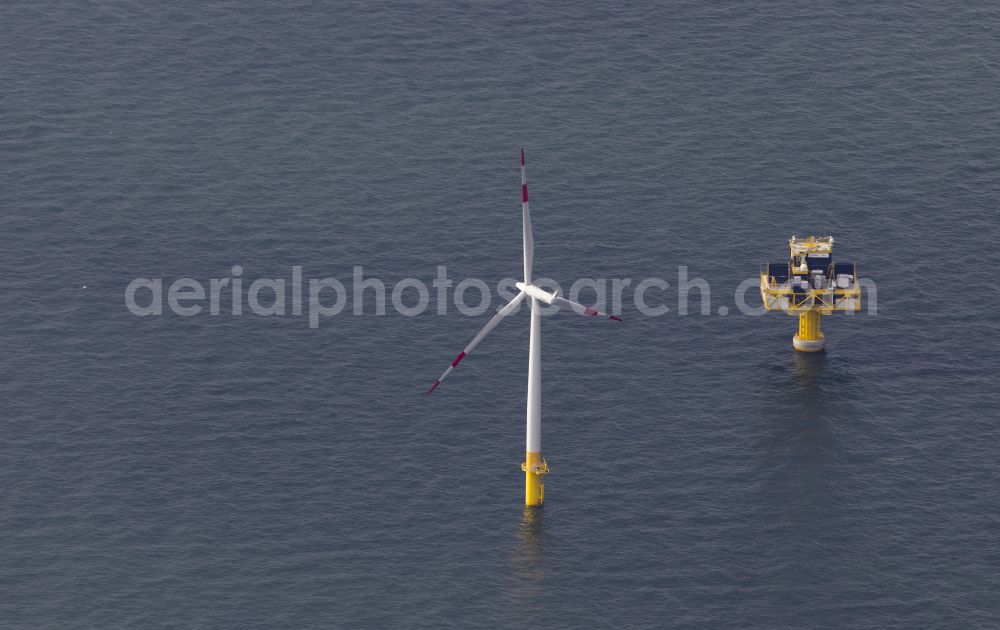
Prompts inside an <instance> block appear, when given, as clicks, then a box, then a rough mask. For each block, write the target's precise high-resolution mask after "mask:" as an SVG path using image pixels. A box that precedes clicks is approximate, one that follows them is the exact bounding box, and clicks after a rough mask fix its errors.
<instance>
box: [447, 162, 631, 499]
mask: <svg viewBox="0 0 1000 630" xmlns="http://www.w3.org/2000/svg"><path fill="white" fill-rule="evenodd" d="M521 221H522V229H523V232H524V281H523V282H518V283H517V284H516V285H515V286H516V287H517V288H518V289H520V293H518V294H517V296H516V297H514V299H513V300H511V301H510V302H508V303H507V305H506V306H504V307H503V308H501V309H500V310H499V311H498V312H497V314H496V315H494V316H493V318H492V319H490V321H488V322H486V325H485V326H483V329H482V330H480V331H479V334H477V335H476V336H475V337H473V339H472V341H471V342H469V345H467V346H465V349H464V350H462V352H460V353H459V354H458V356H457V357H455V360H454V361H452V362H451V366H449V367H448V369H447V370H445V371H444V374H442V375H441V376H440V377H439V378H438V380H436V381H434V385H432V386H431V388H430V389H429V390H427V393H428V394H430V393H431V392H433V391H434V390H435V389H437V387H438V385H440V384H441V381H443V380H444V379H445V378H447V376H448V375H449V374H451V371H452V370H454V369H455V368H456V367H458V364H459V363H461V361H462V359H464V358H465V357H467V356H468V355H469V353H471V352H472V351H473V350H475V348H476V346H478V345H479V344H480V342H482V340H483V339H485V338H486V336H487V335H489V334H490V333H491V332H492V331H493V329H494V328H496V327H497V324H499V323H500V320H502V319H503V318H505V317H507V316H508V315H510V314H511V313H513V312H514V311H516V310H517V309H518V307H520V305H521V302H523V301H524V300H525V299H527V300H528V301H529V302H530V304H531V328H530V333H529V336H528V421H527V430H526V435H525V449H524V450H525V455H524V463H523V464H521V470H523V471H524V504H525V505H529V506H536V505H541V504H542V502H543V501H544V500H545V484H543V483H542V476H543V475H546V474H548V472H549V464H548V462H547V461H546V460H545V459H543V458H542V312H541V311H542V307H543V305H546V306H558V307H559V308H560V309H569V310H571V311H573V312H574V313H577V314H579V315H584V316H587V317H595V316H596V317H607V318H608V319H613V320H616V321H622V319H621V318H620V317H617V316H615V315H608V314H607V313H602V312H600V311H598V310H597V309H594V308H591V307H589V306H584V305H583V304H579V303H577V302H573V301H571V300H567V299H566V298H563V297H560V296H559V295H558V291H556V292H554V293H549V292H548V291H546V290H545V289H542V288H541V287H538V286H536V285H534V284H532V283H531V277H532V276H531V268H532V263H533V261H534V257H535V242H534V239H533V238H532V235H531V210H530V208H529V207H528V179H527V176H526V174H525V169H524V149H521Z"/></svg>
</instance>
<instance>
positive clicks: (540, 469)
mask: <svg viewBox="0 0 1000 630" xmlns="http://www.w3.org/2000/svg"><path fill="white" fill-rule="evenodd" d="M521 470H523V471H524V504H525V505H528V506H535V505H541V504H542V502H543V501H544V500H545V484H544V483H542V477H543V476H544V475H546V474H548V472H549V464H548V462H546V461H545V460H544V459H542V454H541V453H531V452H528V453H525V454H524V463H523V464H521Z"/></svg>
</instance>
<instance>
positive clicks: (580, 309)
mask: <svg viewBox="0 0 1000 630" xmlns="http://www.w3.org/2000/svg"><path fill="white" fill-rule="evenodd" d="M552 304H554V305H556V306H558V307H559V308H560V309H561V310H566V309H569V310H571V311H573V312H574V313H576V314H578V315H584V316H586V317H607V318H608V319H613V320H615V321H616V322H620V321H622V318H621V317H618V316H617V315H608V314H607V313H602V312H601V311H599V310H597V309H596V308H593V307H590V306H584V305H583V304H580V303H579V302H574V301H572V300H567V299H566V298H563V297H559V296H556V297H555V299H553V300H552Z"/></svg>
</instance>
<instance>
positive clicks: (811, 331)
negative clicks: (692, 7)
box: [792, 310, 826, 352]
mask: <svg viewBox="0 0 1000 630" xmlns="http://www.w3.org/2000/svg"><path fill="white" fill-rule="evenodd" d="M820 317H821V316H820V313H819V311H815V310H812V311H806V312H804V313H801V314H799V334H797V335H795V336H794V337H792V347H793V348H795V349H796V350H798V351H799V352H821V351H822V350H823V346H825V345H826V336H825V335H823V333H822V332H820V329H819V318H820Z"/></svg>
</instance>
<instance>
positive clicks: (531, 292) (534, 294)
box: [514, 282, 559, 305]
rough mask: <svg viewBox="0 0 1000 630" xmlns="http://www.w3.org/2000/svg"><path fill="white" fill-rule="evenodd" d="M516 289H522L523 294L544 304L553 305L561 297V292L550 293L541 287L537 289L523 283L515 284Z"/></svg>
mask: <svg viewBox="0 0 1000 630" xmlns="http://www.w3.org/2000/svg"><path fill="white" fill-rule="evenodd" d="M514 286H515V287H517V288H518V289H520V290H521V291H522V292H523V293H526V294H527V295H528V297H530V298H534V299H536V300H538V301H540V302H542V303H544V304H549V305H551V304H552V303H553V302H555V301H556V298H558V297H559V292H558V291H556V292H554V293H549V292H548V291H546V290H545V289H543V288H541V287H536V286H535V285H533V284H525V283H523V282H518V283H515V284H514Z"/></svg>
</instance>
